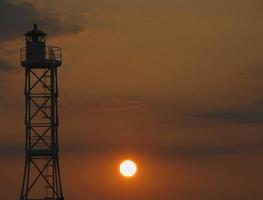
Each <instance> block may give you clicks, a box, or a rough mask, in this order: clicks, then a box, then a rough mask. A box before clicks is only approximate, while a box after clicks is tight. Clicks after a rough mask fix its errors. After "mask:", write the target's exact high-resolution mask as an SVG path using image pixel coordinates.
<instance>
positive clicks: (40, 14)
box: [0, 0, 83, 40]
mask: <svg viewBox="0 0 263 200" xmlns="http://www.w3.org/2000/svg"><path fill="white" fill-rule="evenodd" d="M81 21H82V20H81V19H78V20H76V21H72V19H71V18H70V16H68V15H67V17H65V18H63V19H62V18H60V17H57V16H54V15H52V14H51V13H50V12H49V11H48V10H45V9H38V8H36V7H34V5H33V4H30V3H20V4H15V3H11V2H9V1H7V0H1V1H0V27H1V31H0V40H8V39H12V38H15V37H21V35H22V34H23V33H24V32H25V30H28V29H30V28H31V27H32V25H33V24H35V23H37V24H39V25H40V27H43V29H45V31H47V32H48V33H50V34H53V35H64V34H70V33H77V32H79V31H81V30H82V28H83V27H82V24H81Z"/></svg>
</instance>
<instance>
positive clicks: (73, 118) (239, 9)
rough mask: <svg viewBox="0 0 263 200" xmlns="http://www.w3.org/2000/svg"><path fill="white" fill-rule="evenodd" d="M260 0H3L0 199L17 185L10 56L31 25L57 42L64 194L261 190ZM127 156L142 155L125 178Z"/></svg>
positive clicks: (160, 198) (212, 195)
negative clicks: (136, 167) (135, 168)
mask: <svg viewBox="0 0 263 200" xmlns="http://www.w3.org/2000/svg"><path fill="white" fill-rule="evenodd" d="M25 2H27V3H25ZM262 9H263V2H262V1H260V0H250V1H245V0H228V1H226V0H220V1H219V0H214V1H208V0H200V1H196V0H188V1H185V0H178V1H177V0H163V1H161V0H151V1H149V0H134V1H126V0H110V1H95V0H89V1H86V0H75V1H69V0H63V1H62V0H57V1H55V2H54V1H51V0H45V1H44V0H39V1H37V3H36V2H35V1H33V0H27V1H24V0H19V1H18V0H17V1H8V0H3V1H0V26H1V27H2V28H1V30H2V33H0V42H1V44H2V49H1V50H0V80H1V84H0V91H1V99H0V120H1V121H2V122H3V123H1V131H0V134H1V137H2V139H1V142H0V169H1V170H0V171H1V172H0V177H2V178H1V180H0V186H1V187H0V188H1V189H0V199H6V200H9V199H10V200H11V199H15V198H18V196H19V192H20V183H21V180H22V171H23V149H22V148H23V142H24V132H23V131H24V125H23V109H24V108H23V106H24V104H23V100H24V98H23V84H24V82H23V78H24V77H23V76H24V73H23V68H21V67H20V66H19V56H18V55H19V48H20V47H21V46H23V45H24V38H23V33H24V32H26V31H28V30H30V29H31V26H32V24H33V23H38V24H39V27H40V29H42V30H44V31H46V32H47V33H48V44H50V45H57V46H60V47H62V49H63V66H62V67H61V68H60V69H59V83H60V85H59V89H60V97H59V108H60V109H59V111H60V127H59V135H60V146H61V162H62V166H61V168H62V169H61V171H62V180H63V186H64V193H65V194H64V196H65V198H66V199H73V198H75V199H76V198H78V199H83V200H85V199H92V200H98V199H109V200H111V199H114V200H119V199H131V200H137V199H138V200H146V199H152V200H174V199H180V200H192V199H195V200H199V199H200V200H210V199H213V200H222V199H224V200H233V199H239V200H247V199H253V200H260V199H262V198H263V192H262V189H261V180H262V178H263V173H261V168H262V166H263V162H262V154H263V146H262V145H263V135H262V131H263V126H262V122H263V95H262V94H261V93H262V89H263V82H262V76H261V75H262V74H263V68H262V52H263V51H262V50H263V45H262V44H263V39H262V38H263V37H262V34H263V26H262V19H263V13H262ZM10 13H15V14H12V15H11V14H10ZM126 157H132V158H134V159H135V160H137V161H138V163H139V173H138V175H137V176H136V177H135V178H134V179H133V180H131V181H129V182H125V180H124V179H122V178H121V177H120V176H119V174H118V173H117V171H116V166H117V165H118V163H119V162H120V160H121V159H122V158H126ZM3 185H4V186H3ZM10 191H12V193H11V194H10Z"/></svg>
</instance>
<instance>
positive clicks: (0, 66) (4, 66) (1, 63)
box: [0, 58, 14, 73]
mask: <svg viewBox="0 0 263 200" xmlns="http://www.w3.org/2000/svg"><path fill="white" fill-rule="evenodd" d="M13 67H14V66H13V65H12V64H10V63H8V62H7V61H5V60H3V59H1V58H0V73H1V72H3V71H9V70H11V69H12V68H13Z"/></svg>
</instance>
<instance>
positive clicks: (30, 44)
mask: <svg viewBox="0 0 263 200" xmlns="http://www.w3.org/2000/svg"><path fill="white" fill-rule="evenodd" d="M25 37H26V46H25V47H23V48H21V65H22V66H23V67H29V68H49V67H58V66H60V65H61V49H60V48H59V47H54V46H52V47H51V46H46V33H45V32H43V31H41V30H39V29H38V27H37V25H36V24H34V25H33V29H32V30H31V31H29V32H27V33H25Z"/></svg>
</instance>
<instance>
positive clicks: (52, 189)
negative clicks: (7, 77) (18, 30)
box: [20, 24, 64, 200]
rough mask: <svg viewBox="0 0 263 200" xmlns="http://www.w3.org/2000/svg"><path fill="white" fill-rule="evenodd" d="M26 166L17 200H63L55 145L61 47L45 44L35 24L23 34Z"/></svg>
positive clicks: (57, 122) (21, 54)
mask: <svg viewBox="0 0 263 200" xmlns="http://www.w3.org/2000/svg"><path fill="white" fill-rule="evenodd" d="M25 37H26V46H25V47H23V48H21V50H20V56H21V65H22V67H24V69H25V89H24V94H25V167H24V176H23V183H22V190H21V195H20V200H41V199H43V200H44V199H45V200H47V199H49V200H63V199H64V198H63V194H62V187H61V179H60V170H59V159H58V152H59V145H58V124H59V121H58V106H57V98H58V82H57V68H58V67H59V66H61V62H62V60H61V48H59V47H54V46H46V41H45V40H46V33H44V32H42V31H40V30H39V29H38V28H37V25H36V24H35V25H34V27H33V30H31V31H29V32H27V33H25Z"/></svg>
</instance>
